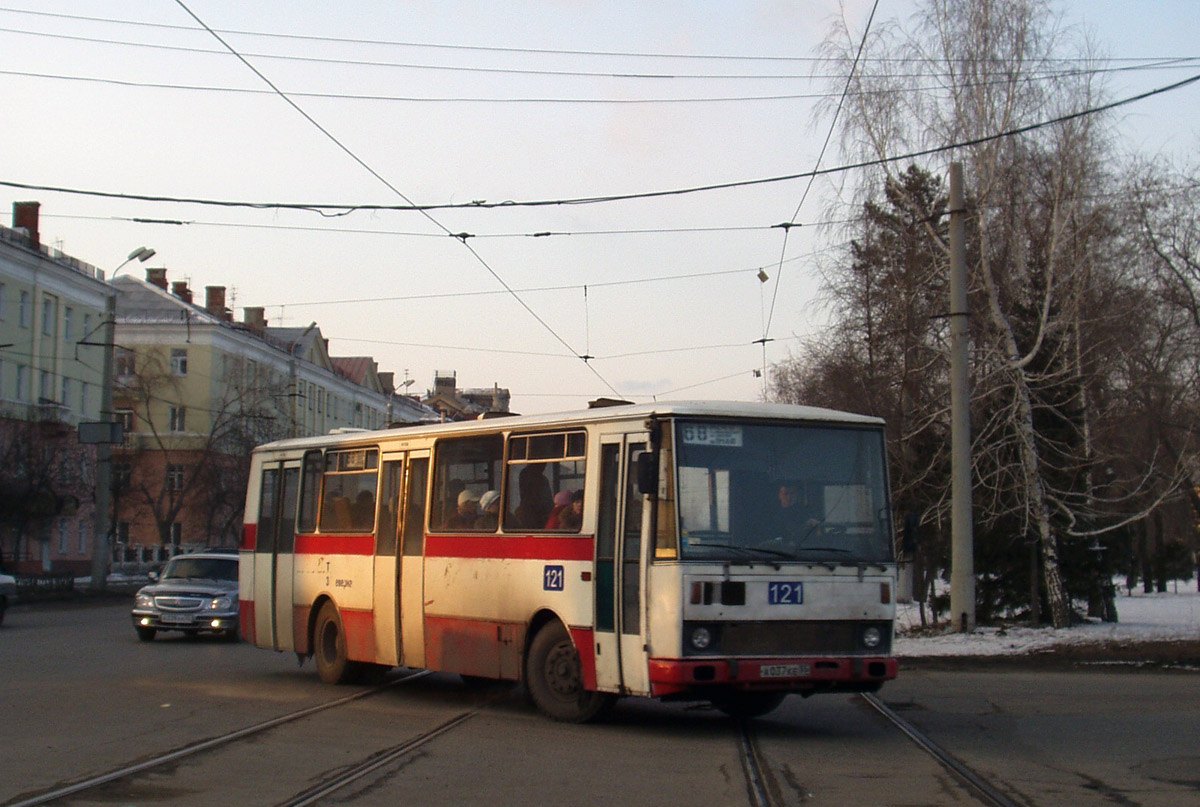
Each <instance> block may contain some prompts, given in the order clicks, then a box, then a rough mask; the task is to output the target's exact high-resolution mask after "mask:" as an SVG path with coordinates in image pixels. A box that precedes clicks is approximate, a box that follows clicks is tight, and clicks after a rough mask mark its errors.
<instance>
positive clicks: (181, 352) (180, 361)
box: [171, 348, 187, 375]
mask: <svg viewBox="0 0 1200 807" xmlns="http://www.w3.org/2000/svg"><path fill="white" fill-rule="evenodd" d="M171 375H187V350H186V349H184V348H172V349H171Z"/></svg>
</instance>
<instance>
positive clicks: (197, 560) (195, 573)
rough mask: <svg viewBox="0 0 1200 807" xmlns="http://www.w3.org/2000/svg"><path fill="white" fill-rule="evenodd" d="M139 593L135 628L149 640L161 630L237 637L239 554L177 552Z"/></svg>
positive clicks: (232, 638)
mask: <svg viewBox="0 0 1200 807" xmlns="http://www.w3.org/2000/svg"><path fill="white" fill-rule="evenodd" d="M150 579H151V580H152V581H153V582H152V583H151V584H150V585H148V586H143V587H142V588H141V589H140V590H139V591H138V593H137V596H136V598H135V600H134V605H133V614H132V616H133V628H134V630H136V631H137V635H138V638H139V639H141V640H142V641H143V642H149V641H152V640H153V639H154V636H155V634H156V633H158V631H160V630H178V631H183V632H184V633H191V634H195V633H200V632H201V631H207V632H214V633H219V634H221V635H222V636H224V637H225V638H226V639H228V640H229V641H231V642H236V641H237V640H238V556H237V555H236V554H235V553H232V552H196V553H194V554H191V555H176V556H175V557H173V558H171V559H170V560H169V561H167V565H166V567H165V568H164V569H163V571H162V574H161V575H156V574H154V573H153V572H152V573H151V574H150Z"/></svg>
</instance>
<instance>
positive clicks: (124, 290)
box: [112, 268, 431, 558]
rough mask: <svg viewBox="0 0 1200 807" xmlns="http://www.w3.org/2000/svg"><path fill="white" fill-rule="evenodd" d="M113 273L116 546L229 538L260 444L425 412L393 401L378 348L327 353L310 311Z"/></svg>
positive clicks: (155, 271)
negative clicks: (235, 304)
mask: <svg viewBox="0 0 1200 807" xmlns="http://www.w3.org/2000/svg"><path fill="white" fill-rule="evenodd" d="M112 283H113V285H114V286H115V287H116V289H117V290H118V292H119V294H118V297H117V316H116V329H115V332H116V336H115V343H116V351H115V362H114V363H115V370H114V377H115V391H114V397H115V401H114V410H115V411H116V413H117V417H118V418H119V419H120V420H121V422H122V423H123V424H124V426H125V435H126V436H125V443H124V444H123V445H120V446H117V447H116V448H115V449H114V452H113V462H114V465H113V475H114V512H115V513H116V516H115V518H114V523H115V531H116V534H115V542H116V546H117V548H118V553H121V552H125V553H139V552H142V551H143V550H144V548H146V547H152V548H156V549H160V548H161V551H168V552H169V551H179V550H181V549H182V550H186V549H194V548H199V547H205V546H217V545H224V546H231V545H235V544H236V543H237V542H238V540H239V538H240V533H241V515H242V508H243V504H244V496H245V490H246V473H247V472H248V467H249V465H248V463H249V452H250V450H251V448H253V447H254V446H255V445H257V444H259V443H263V442H268V441H270V440H275V439H281V438H285V437H303V436H307V435H313V434H324V433H327V432H329V431H331V430H333V429H338V428H363V429H375V428H382V427H384V426H386V425H389V423H391V422H393V421H394V420H396V419H397V418H396V415H397V413H398V412H399V413H400V414H401V419H407V420H412V419H419V418H420V417H423V416H425V415H422V414H417V415H415V416H414V415H411V414H409V413H410V411H411V407H409V406H404V407H397V406H396V405H395V404H396V402H395V400H394V397H395V396H394V390H392V389H390V384H388V383H387V382H389V381H390V379H391V377H392V376H391V375H390V374H384V375H383V376H382V377H381V374H380V373H379V370H378V366H377V364H376V363H375V361H374V360H373V359H370V358H369V357H347V358H341V357H335V356H330V355H329V346H328V342H327V340H326V339H325V338H324V337H323V336H322V335H321V330H320V328H319V327H318V325H317V324H316V323H315V322H314V323H312V324H310V325H307V326H304V327H270V326H269V323H268V321H267V319H266V317H265V312H264V309H263V308H257V307H253V308H245V309H244V315H243V318H242V320H241V321H235V320H234V317H233V314H232V312H231V311H230V309H229V308H228V307H227V306H226V289H225V287H223V286H207V287H206V288H205V294H204V301H203V304H202V305H201V304H200V303H199V301H197V300H194V299H193V297H194V293H193V291H192V289H191V288H189V283H188V281H186V280H183V281H174V282H170V283H169V281H168V278H167V270H166V269H162V268H152V269H148V270H147V271H146V276H145V279H141V278H138V277H133V276H120V277H116V278H114V279H113V280H112ZM430 414H431V413H430ZM118 558H120V554H118Z"/></svg>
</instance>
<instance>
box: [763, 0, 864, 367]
mask: <svg viewBox="0 0 1200 807" xmlns="http://www.w3.org/2000/svg"><path fill="white" fill-rule="evenodd" d="M878 9H879V0H875V2H874V3H873V4H872V5H871V13H870V14H869V15H868V16H867V24H866V26H865V27H864V28H863V34H862V38H861V39H860V40H859V43H858V50H857V51H856V52H855V54H854V62H853V63H852V64H851V65H850V74H849V75H848V76H847V77H846V83H845V85H844V86H843V87H842V95H841V98H839V99H838V103H837V108H836V109H834V111H833V119H832V120H831V121H830V122H829V129H828V130H827V131H826V132H825V141H824V142H823V143H822V144H821V151H820V152H819V153H818V154H817V160H816V163H815V164H814V166H813V174H812V176H810V177H809V178H808V184H806V185H805V186H804V192H803V193H802V194H801V195H800V202H799V204H797V205H796V211H795V212H794V213H792V217H791V218H790V219H788V223H787V224H786V225H783V244H782V246H781V247H780V251H779V264H778V269H777V274H776V277H775V287H774V289H773V291H772V294H771V306H770V308H769V309H768V311H767V321H766V324H765V325H764V326H763V334H762V359H763V385H764V389H765V385H766V383H767V342H768V341H769V340H770V338H771V322H772V320H773V319H774V317H775V301H776V300H777V299H778V297H779V287H780V285H781V284H782V280H783V259H784V257H785V256H786V255H787V245H788V236H789V235H790V234H791V231H792V227H795V226H796V219H798V218H799V217H800V209H801V208H803V207H804V202H805V201H806V200H807V199H808V194H809V191H811V190H812V187H813V183H814V182H816V180H817V175H816V171H817V170H818V169H820V167H821V161H822V160H824V159H825V152H826V150H828V148H829V143H830V141H831V140H832V139H833V133H834V131H836V130H837V122H838V117H839V116H840V115H841V113H842V107H843V106H844V105H845V103H846V95H847V93H849V91H850V84H851V82H853V81H854V75H855V71H856V70H857V69H858V62H859V59H861V58H862V53H863V49H864V48H866V46H867V37H868V36H869V35H870V33H871V23H872V22H873V21H874V20H875V12H876V11H877V10H878Z"/></svg>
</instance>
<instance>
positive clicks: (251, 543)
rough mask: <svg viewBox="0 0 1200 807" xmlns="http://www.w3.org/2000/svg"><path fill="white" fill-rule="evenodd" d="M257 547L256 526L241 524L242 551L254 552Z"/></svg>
mask: <svg viewBox="0 0 1200 807" xmlns="http://www.w3.org/2000/svg"><path fill="white" fill-rule="evenodd" d="M256 546H258V525H257V524H243V525H242V549H246V550H249V551H251V552H253V551H254V548H255V547H256Z"/></svg>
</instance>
